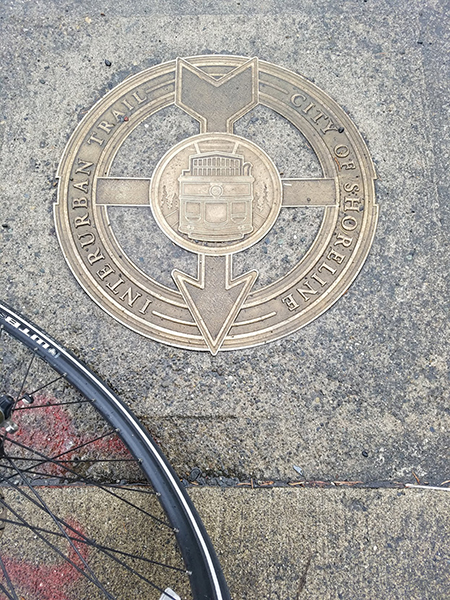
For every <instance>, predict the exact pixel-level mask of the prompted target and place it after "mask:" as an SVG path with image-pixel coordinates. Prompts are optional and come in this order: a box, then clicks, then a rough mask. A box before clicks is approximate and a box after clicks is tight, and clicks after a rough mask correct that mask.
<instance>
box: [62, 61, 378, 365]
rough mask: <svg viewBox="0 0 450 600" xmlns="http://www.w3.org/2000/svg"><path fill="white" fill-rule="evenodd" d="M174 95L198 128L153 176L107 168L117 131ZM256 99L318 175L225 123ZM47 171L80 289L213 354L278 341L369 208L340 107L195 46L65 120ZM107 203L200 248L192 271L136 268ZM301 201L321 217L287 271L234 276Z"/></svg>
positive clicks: (335, 276)
mask: <svg viewBox="0 0 450 600" xmlns="http://www.w3.org/2000/svg"><path fill="white" fill-rule="evenodd" d="M174 104H175V105H176V106H178V107H179V108H180V109H182V110H183V111H185V112H186V113H188V114H189V115H190V116H191V117H193V118H194V119H196V121H198V123H199V130H200V133H199V134H197V135H193V136H191V137H188V138H186V139H184V140H182V141H181V142H179V143H178V144H175V145H174V146H173V147H172V148H170V149H169V150H168V151H167V152H166V153H165V155H164V156H162V157H161V159H160V161H159V163H158V165H157V167H156V169H155V170H154V172H153V173H143V174H142V175H143V177H140V178H132V177H113V176H111V175H110V172H111V167H112V164H113V161H114V159H115V157H116V155H117V152H118V151H119V149H120V148H121V146H122V145H123V144H124V142H125V141H126V140H127V138H128V137H129V136H130V135H131V134H132V133H133V132H134V131H135V130H136V128H137V127H139V126H142V124H143V122H144V121H146V120H148V119H151V118H152V116H153V115H156V114H157V113H158V112H159V111H161V110H162V109H165V108H167V107H170V106H171V105H174ZM258 105H262V106H264V107H266V108H268V109H271V110H272V111H275V112H276V113H278V115H281V116H282V117H284V119H286V120H287V121H288V122H289V123H290V124H291V125H293V126H294V127H295V128H296V129H297V130H298V131H299V132H301V134H303V136H305V138H306V140H307V141H308V142H309V144H310V145H311V147H312V148H313V149H314V152H315V153H316V155H317V158H318V160H319V163H320V167H321V169H322V174H323V175H322V177H320V178H302V177H301V173H298V177H295V178H283V176H282V175H280V173H279V171H278V169H277V167H276V165H275V164H274V162H273V160H272V158H271V157H270V156H268V154H267V153H266V152H265V151H264V150H263V149H262V148H260V147H259V146H258V145H256V144H255V143H254V142H252V141H250V140H249V139H246V138H245V137H242V136H239V135H236V133H235V123H236V121H238V119H240V118H241V117H243V115H245V114H246V113H247V112H249V111H251V110H252V109H254V108H255V107H256V106H258ZM58 177H59V178H60V185H59V191H58V201H57V204H56V205H55V220H56V227H57V232H58V237H59V240H60V243H61V246H62V249H63V252H64V255H65V257H66V259H67V261H68V263H69V265H70V268H71V269H72V271H73V273H74V274H75V276H76V278H77V279H78V281H79V282H80V284H81V285H82V286H83V287H84V289H85V290H86V291H87V292H88V294H89V295H90V296H91V297H92V298H93V299H94V300H95V301H96V302H97V303H98V304H99V305H100V306H101V307H102V308H103V309H104V310H106V311H107V312H108V313H109V314H111V315H112V316H114V317H115V318H116V319H118V320H119V321H121V322H122V323H123V324H124V325H126V326H127V327H130V328H131V329H133V330H135V331H137V332H139V333H141V334H142V335H145V336H147V337H150V338H152V339H154V340H158V341H161V342H164V343H167V344H171V345H173V346H178V347H180V348H188V349H195V350H209V351H210V352H211V353H212V354H216V353H217V352H218V351H219V350H232V349H238V348H245V347H249V346H256V345H258V344H263V343H266V342H269V341H271V340H275V339H278V338H280V337H282V336H285V335H287V334H289V333H291V332H293V331H296V330H297V329H299V328H300V327H303V326H304V325H306V324H307V323H309V322H310V321H312V320H313V319H315V318H316V317H317V316H319V315H320V314H321V313H323V312H324V311H325V310H327V309H328V308H329V307H330V306H331V305H332V304H333V303H334V302H335V301H336V300H337V299H338V298H339V297H340V296H341V295H342V294H343V293H344V292H345V291H346V290H347V289H348V287H349V285H350V284H351V283H352V281H353V280H354V279H355V277H356V275H357V274H358V272H359V270H360V269H361V267H362V265H363V263H364V260H365V259H366V256H367V254H368V252H369V249H370V246H371V243H372V239H373V236H374V232H375V228H376V223H377V217H378V206H377V205H376V203H375V192H374V179H375V171H374V167H373V164H372V161H371V159H370V157H369V153H368V150H367V147H366V145H365V143H364V141H363V139H362V137H361V136H360V134H359V133H358V131H357V130H356V128H355V126H354V125H353V123H352V122H351V120H350V119H349V117H348V116H347V115H346V113H345V112H344V111H343V110H342V109H341V108H340V107H339V106H338V105H337V104H336V103H335V102H334V101H333V100H332V99H331V98H329V97H328V96H327V95H326V94H325V93H324V92H322V91H321V90H320V89H318V88H317V87H316V86H315V85H314V84H312V83H311V82H309V81H307V80H306V79H304V78H303V77H301V76H300V75H297V74H295V73H292V72H291V71H288V70H286V69H283V68H281V67H277V66H275V65H272V64H270V63H267V62H265V61H261V60H258V59H256V58H252V59H247V58H243V57H239V56H217V55H211V56H196V57H191V58H187V59H177V60H176V61H171V62H168V63H164V64H161V65H159V66H156V67H152V68H150V69H147V70H146V71H143V72H141V73H139V74H137V75H134V76H132V77H129V78H128V79H126V80H125V81H124V82H123V83H121V84H120V85H118V86H117V87H116V88H114V89H113V90H112V91H111V92H110V93H108V94H107V95H106V96H105V97H104V98H102V99H101V100H100V101H99V102H97V104H96V105H95V106H94V107H93V108H92V109H91V110H90V111H89V112H88V114H87V115H86V117H85V118H84V119H83V121H82V122H81V123H80V125H79V126H78V127H77V129H76V131H75V132H74V134H73V135H72V137H71V139H70V140H69V142H68V144H67V147H66V150H65V153H64V156H63V159H62V161H61V164H60V167H59V170H58ZM110 207H147V209H148V207H151V215H152V216H153V219H154V221H155V222H156V223H157V225H158V226H159V228H160V229H161V230H162V232H163V233H164V234H165V236H167V238H168V239H169V240H171V241H172V242H173V243H174V244H176V245H177V246H179V247H180V248H182V249H183V251H185V252H187V253H191V254H192V253H193V254H194V255H196V256H197V257H198V272H197V274H187V273H184V272H183V271H181V270H178V269H177V268H175V269H174V270H173V271H172V277H173V281H174V284H175V285H174V286H173V287H172V288H171V287H169V286H168V285H165V284H164V283H162V282H160V281H158V280H157V277H151V276H150V275H148V274H147V273H145V272H144V271H143V270H142V269H141V268H140V265H138V264H135V261H133V260H132V259H130V258H129V256H127V254H126V253H125V251H124V249H123V248H122V247H121V246H120V244H119V241H118V239H117V237H116V235H115V233H114V230H113V227H112V226H111V222H110V218H109V215H108V210H112V208H110ZM300 207H314V208H317V207H319V208H320V209H321V210H322V213H323V216H322V221H321V225H320V228H319V231H318V234H317V236H316V238H315V239H314V241H313V243H312V245H311V247H310V248H309V250H308V251H307V252H306V253H304V255H303V256H302V257H301V259H300V260H299V261H298V262H297V263H296V264H295V265H294V266H293V268H290V269H289V270H288V271H287V272H286V273H284V274H283V275H282V276H281V277H278V278H276V277H275V278H274V280H273V281H270V282H269V283H267V284H265V285H264V286H261V287H257V286H255V281H256V280H257V277H258V271H257V270H251V271H248V272H246V273H244V274H241V275H235V273H234V269H233V255H235V254H236V253H238V252H239V253H241V252H242V253H245V252H246V251H247V250H248V249H249V248H250V247H251V246H254V245H256V244H258V243H263V242H264V238H265V236H266V235H267V234H268V232H269V231H271V230H272V228H273V226H274V224H275V223H276V222H277V219H278V218H279V215H280V211H288V212H289V215H294V214H295V212H296V208H300ZM140 210H142V208H141V209H140ZM297 226H298V225H297ZM257 266H258V265H255V267H257ZM175 267H176V265H175Z"/></svg>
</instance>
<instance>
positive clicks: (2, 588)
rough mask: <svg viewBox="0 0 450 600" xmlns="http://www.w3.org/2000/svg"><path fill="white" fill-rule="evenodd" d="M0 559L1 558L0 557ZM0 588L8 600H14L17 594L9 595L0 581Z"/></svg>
mask: <svg viewBox="0 0 450 600" xmlns="http://www.w3.org/2000/svg"><path fill="white" fill-rule="evenodd" d="M0 560H1V558H0ZM0 590H1V591H2V592H3V593H4V594H5V596H6V597H7V598H8V600H15V599H16V598H17V596H11V594H10V593H9V592H8V590H7V589H6V588H5V586H4V585H3V584H2V583H0Z"/></svg>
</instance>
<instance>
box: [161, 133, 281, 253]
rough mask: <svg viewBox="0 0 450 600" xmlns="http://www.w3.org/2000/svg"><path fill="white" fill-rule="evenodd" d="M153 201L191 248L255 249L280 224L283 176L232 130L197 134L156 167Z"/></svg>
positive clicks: (174, 235)
mask: <svg viewBox="0 0 450 600" xmlns="http://www.w3.org/2000/svg"><path fill="white" fill-rule="evenodd" d="M150 190H151V191H150V201H151V207H152V211H153V215H154V217H155V220H156V222H157V223H158V225H159V226H160V227H161V229H162V230H163V231H164V233H165V234H166V235H167V236H168V237H169V238H170V239H171V240H173V241H174V242H175V243H176V244H178V245H180V246H181V247H182V248H185V249H186V250H190V251H192V252H199V253H203V254H211V255H224V254H231V253H233V252H237V251H240V250H244V249H246V248H249V247H250V246H252V245H253V244H255V243H256V242H259V240H260V239H261V238H263V237H264V236H265V235H266V233H267V232H268V231H269V229H270V228H271V227H272V225H273V224H274V223H275V221H276V219H277V217H278V214H279V212H280V208H281V200H282V197H281V193H282V187H281V179H280V176H279V174H278V171H277V169H276V167H275V165H274V164H273V162H272V161H271V159H270V158H269V157H268V156H267V154H266V153H265V152H264V151H263V150H261V148H258V147H257V146H256V145H255V144H253V143H252V142H250V141H249V140H246V139H244V138H241V137H238V136H236V135H231V134H227V133H212V134H211V133H206V134H200V135H198V136H193V137H190V138H188V139H187V140H184V141H182V142H181V143H180V144H177V145H176V146H174V147H173V148H171V149H170V150H169V151H168V152H167V153H166V155H165V156H164V157H163V158H162V159H161V161H160V163H159V164H158V166H157V167H156V169H155V172H154V174H153V177H152V182H151V186H150Z"/></svg>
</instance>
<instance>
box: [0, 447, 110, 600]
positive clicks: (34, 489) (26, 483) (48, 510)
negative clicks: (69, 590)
mask: <svg viewBox="0 0 450 600" xmlns="http://www.w3.org/2000/svg"><path fill="white" fill-rule="evenodd" d="M8 460H9V462H10V464H11V465H12V466H13V467H14V468H15V469H16V470H17V474H18V475H19V477H20V478H21V480H22V481H23V482H24V483H25V485H26V486H27V487H28V489H29V490H30V491H31V492H32V493H33V494H34V495H35V497H36V498H37V500H38V505H39V504H40V505H41V508H42V510H43V511H45V512H46V513H47V514H48V515H49V516H50V518H51V519H52V521H53V522H54V523H55V525H56V526H57V527H58V529H59V530H60V531H61V533H62V535H63V536H64V537H65V538H66V539H67V541H68V542H69V545H70V547H71V548H72V550H73V551H74V552H75V554H76V555H77V556H78V558H79V559H80V561H81V562H82V564H83V565H84V566H85V567H86V569H87V571H88V572H89V573H90V574H91V577H92V580H93V582H94V583H95V584H96V585H97V587H98V588H99V589H100V590H102V592H104V594H105V596H106V597H107V598H109V599H110V600H113V599H112V596H110V594H109V593H108V592H107V591H106V589H105V588H104V586H103V585H102V583H101V582H100V581H99V580H98V578H97V577H96V575H95V573H94V572H93V571H92V569H91V568H90V567H89V565H88V564H87V562H86V561H85V559H84V558H83V557H82V556H81V553H80V551H79V550H78V548H77V547H76V546H75V544H74V543H73V542H72V540H71V539H70V538H69V536H68V535H67V533H66V531H65V530H64V529H63V527H62V526H61V524H60V522H59V519H58V517H56V515H55V514H54V513H53V511H52V510H50V507H49V506H48V504H47V503H46V502H45V500H44V499H43V498H42V496H41V495H40V494H39V492H38V491H37V490H36V488H35V487H33V486H31V485H30V484H29V482H28V479H27V478H26V477H25V475H24V474H23V473H22V472H21V471H20V469H18V468H17V467H16V466H15V463H14V462H13V461H12V460H11V459H9V458H8Z"/></svg>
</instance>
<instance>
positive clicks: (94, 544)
mask: <svg viewBox="0 0 450 600" xmlns="http://www.w3.org/2000/svg"><path fill="white" fill-rule="evenodd" d="M60 521H61V523H63V524H64V521H62V520H61V519H60ZM0 522H2V523H5V524H8V525H14V526H15V527H26V528H28V525H24V524H23V523H19V522H18V521H11V519H2V518H0ZM66 525H67V524H66ZM67 527H69V528H70V529H72V530H74V528H73V527H71V526H70V525H67ZM34 529H36V531H40V532H41V533H46V534H48V535H53V536H55V537H59V538H62V537H63V536H62V535H61V534H60V533H58V532H57V531H51V530H50V529H44V528H43V527H37V526H36V525H34ZM75 533H78V534H79V532H77V531H75ZM84 537H85V539H82V538H80V537H76V538H75V537H72V536H70V539H71V540H73V541H75V542H80V544H86V545H87V546H92V547H93V548H96V549H97V550H107V551H108V552H112V553H114V554H121V555H122V556H126V557H127V558H132V559H133V560H141V561H143V562H146V563H149V564H152V565H156V566H158V567H163V568H165V569H169V570H171V571H178V572H179V573H184V574H186V575H187V574H188V572H187V571H186V569H180V567H174V566H173V565H168V564H166V563H162V562H159V561H157V560H151V559H150V558H146V557H145V556H139V555H138V554H131V553H130V552H124V551H123V550H117V548H110V547H108V546H104V545H102V544H98V543H97V542H96V541H95V540H90V539H88V538H86V536H84Z"/></svg>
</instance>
